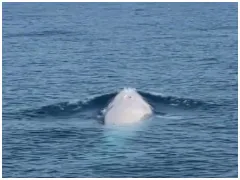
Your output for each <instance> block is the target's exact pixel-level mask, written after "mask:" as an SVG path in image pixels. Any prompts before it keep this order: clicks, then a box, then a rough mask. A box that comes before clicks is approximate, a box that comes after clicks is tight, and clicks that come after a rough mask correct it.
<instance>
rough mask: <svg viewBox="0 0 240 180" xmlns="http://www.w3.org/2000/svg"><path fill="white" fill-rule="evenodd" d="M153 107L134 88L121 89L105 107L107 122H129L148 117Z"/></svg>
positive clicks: (105, 120) (105, 121)
mask: <svg viewBox="0 0 240 180" xmlns="http://www.w3.org/2000/svg"><path fill="white" fill-rule="evenodd" d="M151 114H152V107H151V106H150V105H149V104H148V103H147V102H146V101H145V100H144V99H143V97H142V96H141V95H140V94H139V93H138V92H137V91H136V90H135V89H132V88H124V89H123V90H122V91H120V92H119V93H118V94H117V95H116V96H115V97H114V99H113V100H112V101H111V102H110V104H109V105H108V107H107V108H106V109H105V117H104V123H105V124H129V123H134V122H137V121H140V120H142V119H144V118H147V117H148V116H149V115H151Z"/></svg>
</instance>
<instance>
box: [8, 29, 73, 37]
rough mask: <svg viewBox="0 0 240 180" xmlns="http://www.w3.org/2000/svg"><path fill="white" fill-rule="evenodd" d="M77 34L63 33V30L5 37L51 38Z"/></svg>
mask: <svg viewBox="0 0 240 180" xmlns="http://www.w3.org/2000/svg"><path fill="white" fill-rule="evenodd" d="M73 34H75V32H71V31H63V30H45V31H34V32H25V33H16V34H7V35H4V37H49V36H58V35H73Z"/></svg>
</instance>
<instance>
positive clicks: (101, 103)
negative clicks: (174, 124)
mask: <svg viewBox="0 0 240 180" xmlns="http://www.w3.org/2000/svg"><path fill="white" fill-rule="evenodd" d="M117 93H118V92H113V93H109V94H104V95H100V96H94V97H90V98H87V99H85V100H80V101H77V102H60V103H57V104H52V105H47V106H43V107H41V108H39V109H31V110H25V111H23V112H22V113H23V114H24V115H26V116H30V117H43V116H53V117H66V116H73V115H76V114H78V113H84V112H89V111H90V112H91V113H88V114H91V116H93V117H98V118H101V117H102V116H103V112H104V109H105V108H106V106H107V105H108V103H109V102H110V101H111V100H112V99H113V98H114V97H115V96H116V94H117ZM138 93H139V94H141V95H142V96H143V98H145V99H146V100H147V101H148V102H149V104H150V105H151V106H152V107H153V110H154V113H155V114H156V115H162V116H164V115H169V114H171V113H172V112H177V111H183V110H187V111H192V110H194V109H202V110H206V109H211V108H216V107H217V106H218V105H217V104H214V103H207V102H204V101H200V100H195V99H188V98H179V97H174V96H164V95H161V94H157V93H153V92H143V91H138Z"/></svg>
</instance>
